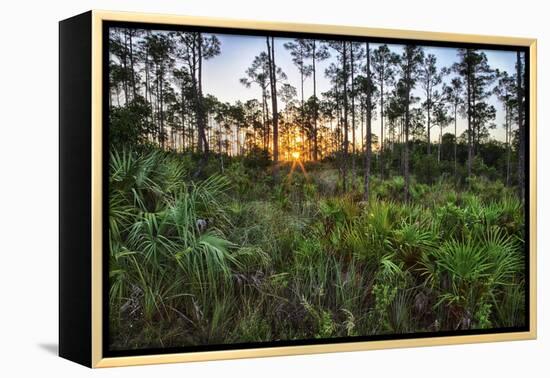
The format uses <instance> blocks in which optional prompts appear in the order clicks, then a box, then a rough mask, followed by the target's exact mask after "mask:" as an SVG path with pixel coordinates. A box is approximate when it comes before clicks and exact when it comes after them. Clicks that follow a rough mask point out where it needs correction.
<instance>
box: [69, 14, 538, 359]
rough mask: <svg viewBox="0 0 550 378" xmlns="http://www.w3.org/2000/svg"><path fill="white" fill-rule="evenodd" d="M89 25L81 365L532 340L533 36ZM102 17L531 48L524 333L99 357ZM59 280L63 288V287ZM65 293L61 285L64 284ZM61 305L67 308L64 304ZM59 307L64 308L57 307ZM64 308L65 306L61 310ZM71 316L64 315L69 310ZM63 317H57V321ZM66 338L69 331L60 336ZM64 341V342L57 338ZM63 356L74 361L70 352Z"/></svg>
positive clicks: (242, 23)
mask: <svg viewBox="0 0 550 378" xmlns="http://www.w3.org/2000/svg"><path fill="white" fill-rule="evenodd" d="M86 17H88V18H89V22H90V25H91V30H90V36H91V42H90V48H91V51H90V56H91V63H90V68H91V72H90V75H91V77H90V83H91V96H90V98H91V103H90V104H89V107H90V115H91V125H90V130H91V135H90V136H89V137H90V140H91V147H90V151H91V168H90V184H91V188H90V193H91V200H90V205H91V208H90V214H91V223H90V226H91V230H90V242H91V245H90V254H89V257H90V260H89V269H90V278H91V283H90V288H91V292H90V295H89V300H90V307H89V308H90V309H91V314H90V318H89V319H86V320H90V321H91V324H90V325H89V326H90V328H89V329H90V330H91V334H90V339H89V341H90V343H91V345H90V356H89V360H87V362H84V364H86V365H88V366H90V367H94V368H99V367H115V366H129V365H143V364H160V363H174V362H190V361H208V360H221V359H238V358H251V357H269V356H284V355H298V354H313V353H328V352H348V351H361V350H371V349H388V348H403V347H423V346H436V345H448V344H467V343H483V342H496V341H513V340H529V339H535V338H536V336H537V324H536V322H537V316H536V315H537V296H536V293H537V291H536V284H537V278H536V273H537V264H536V242H537V228H536V227H537V225H536V222H537V167H536V159H537V149H536V144H537V137H536V125H537V118H536V117H537V71H536V70H537V41H536V39H530V38H513V37H501V36H484V35H469V34H454V33H436V32H424V31H411V30H394V29H378V28H368V27H355V26H335V25H316V24H295V23H278V22H258V21H250V20H248V21H247V20H230V19H217V18H209V17H189V16H175V15H162V14H146V13H127V12H111V11H101V10H93V11H91V12H89V13H88V14H87V16H86ZM105 21H119V22H133V23H144V24H147V23H153V24H164V25H191V26H205V27H217V28H237V29H251V30H261V31H283V32H297V33H316V34H331V35H342V36H355V37H376V38H389V39H391V38H398V39H412V40H422V41H439V42H458V43H474V44H489V45H507V46H522V47H527V48H528V51H529V109H528V115H529V137H528V143H529V162H530V166H529V176H528V177H529V189H530V190H529V209H530V212H529V214H530V219H529V235H528V238H529V277H528V279H529V294H528V295H529V330H528V331H525V332H510V333H494V334H491V333H487V334H476V335H457V336H441V337H437V336H436V337H427V338H407V339H398V340H380V341H361V342H345V343H332V344H314V345H300V346H277V347H262V348H255V349H234V350H218V351H201V352H187V353H170V354H155V355H137V356H123V357H104V356H103V350H102V348H103V332H102V329H103V317H102V314H103V306H104V303H105V302H104V298H103V292H104V291H103V287H102V284H103V279H104V271H103V260H102V259H103V247H102V246H103V237H104V235H102V232H103V231H102V230H103V222H104V221H105V220H104V219H102V217H103V215H102V214H103V210H102V203H103V196H104V193H103V183H102V177H103V172H102V167H103V162H104V153H105V151H103V150H102V145H103V138H104V136H103V133H102V123H103V110H102V107H103V104H104V102H103V88H102V85H103V82H102V80H103V74H104V73H103V59H102V56H103V54H104V50H103V47H104V46H103V38H104V34H103V23H104V22H105ZM60 106H64V104H60ZM63 285H64V284H63V282H62V283H61V286H63ZM61 290H63V287H62V288H61ZM61 307H62V308H63V309H66V307H64V306H63V305H61ZM60 311H61V310H60ZM63 311H65V310H63ZM67 316H68V315H67ZM60 321H61V319H60ZM65 337H69V336H65ZM61 344H62V343H61ZM60 350H61V355H63V354H64V353H63V347H62V346H60ZM65 354H66V355H68V357H67V358H69V359H73V360H78V358H76V357H75V358H71V357H70V353H68V352H67V353H65Z"/></svg>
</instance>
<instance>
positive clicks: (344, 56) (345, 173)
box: [342, 41, 349, 192]
mask: <svg viewBox="0 0 550 378" xmlns="http://www.w3.org/2000/svg"><path fill="white" fill-rule="evenodd" d="M342 45H343V48H342V69H343V71H344V120H343V121H344V143H343V149H344V151H343V164H342V189H343V191H344V192H346V191H347V176H348V166H347V165H348V153H349V138H348V65H347V55H348V54H347V48H346V47H347V42H346V41H343V42H342Z"/></svg>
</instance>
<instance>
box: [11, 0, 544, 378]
mask: <svg viewBox="0 0 550 378" xmlns="http://www.w3.org/2000/svg"><path fill="white" fill-rule="evenodd" d="M544 3H545V2H544V1H541V0H539V1H535V0H533V1H531V0H516V1H504V0H491V1H484V0H473V1H471V0H461V1H444V0H439V1H419V0H383V1H369V0H359V1H352V0H332V1H327V2H322V1H321V0H317V1H312V2H310V3H308V2H306V1H299V0H274V1H270V2H268V1H261V0H251V1H247V0H225V1H224V0H219V1H215V0H200V1H189V0H174V1H170V0H154V1H153V0H124V1H123V0H118V1H115V0H112V1H84V0H72V1H67V2H61V1H58V2H53V1H25V0H11V1H10V0H6V1H4V2H2V6H1V15H2V17H1V21H0V127H1V133H0V177H1V178H0V226H1V227H0V295H1V296H0V375H1V376H3V377H18V376H25V377H27V376H28V377H36V376H56V377H65V376H66V377H80V376H91V375H95V376H100V377H114V376H117V377H118V376H131V377H134V378H136V377H151V376H153V377H176V376H177V377H196V376H199V377H214V376H217V377H221V376H223V377H224V378H225V377H233V376H235V377H237V376H238V377H245V376H255V377H257V376H261V377H291V376H297V375H299V374H304V375H309V376H322V377H334V376H338V377H344V376H369V377H379V376H383V377H394V376H395V377H399V376H401V377H417V376H418V377H424V378H425V377H445V378H450V377H461V378H464V377H471V376H474V377H475V376H484V377H492V376H499V377H523V376H531V377H543V376H546V377H548V376H549V374H550V362H549V359H550V341H549V337H550V330H549V329H548V322H547V321H546V320H547V318H548V313H547V311H546V309H547V301H546V300H545V299H546V298H547V297H548V286H549V284H550V280H549V278H548V277H549V273H550V272H549V269H548V263H549V259H548V255H547V251H548V246H549V241H550V239H549V237H548V231H549V230H550V223H549V217H548V212H550V205H549V199H548V198H549V197H547V196H546V195H547V194H548V192H549V190H550V185H549V181H548V175H547V168H548V166H547V165H546V164H548V163H549V162H550V160H549V159H550V148H548V144H549V143H550V138H549V132H548V128H546V123H547V120H548V115H549V111H548V108H547V106H546V105H547V104H548V103H549V100H550V99H549V93H548V91H550V87H549V85H548V84H549V77H548V67H549V66H550V48H549V46H548V43H549V41H550V18H548V16H549V14H550V12H549V11H548V10H547V9H545V7H544ZM92 8H94V9H108V10H127V11H143V12H157V13H173V14H184V15H185V14H187V15H202V16H215V17H230V18H241V19H243V18H244V19H257V20H270V21H288V22H308V23H324V24H340V25H358V26H370V27H385V28H398V29H416V30H428V31H441V32H458V33H474V34H490V35H505V36H506V35H509V36H522V37H523V36H524V37H535V38H538V40H539V45H538V47H539V59H538V67H539V77H538V85H539V91H538V95H539V100H538V104H539V113H538V117H539V118H538V119H539V121H538V125H539V130H538V141H539V142H538V144H539V156H538V161H539V167H540V169H539V174H538V178H539V198H538V208H539V211H538V215H539V233H538V253H539V259H538V267H539V272H538V273H539V280H538V284H539V285H538V289H539V290H538V303H539V311H538V317H539V328H538V329H539V339H538V340H537V341H525V342H506V343H492V344H478V345H467V346H448V347H431V348H414V349H398V350H383V351H370V352H354V353H336V354H325V355H313V356H293V357H281V358H264V359H248V360H239V361H221V362H207V363H192V364H175V365H162V366H147V367H131V368H117V369H103V370H99V371H91V370H89V369H86V368H83V367H81V366H78V365H76V364H74V363H71V362H69V361H65V360H62V359H61V358H59V357H57V356H56V349H57V303H58V302H57V289H58V288H57V264H58V259H57V247H58V234H57V233H58V227H57V223H58V209H57V206H58V200H57V196H58V184H57V180H58V169H57V164H58V157H57V150H58V140H57V138H58V126H57V120H58V118H57V107H58V101H57V91H58V88H57V85H58V82H57V78H58V71H57V70H58V67H57V64H58V59H57V54H58V40H57V38H58V25H57V22H58V21H59V20H61V19H64V18H67V17H70V16H73V15H75V14H77V13H81V12H83V11H86V10H89V9H92Z"/></svg>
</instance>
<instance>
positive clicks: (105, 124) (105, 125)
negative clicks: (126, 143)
mask: <svg viewBox="0 0 550 378" xmlns="http://www.w3.org/2000/svg"><path fill="white" fill-rule="evenodd" d="M117 27H118V28H134V29H144V30H159V31H161V30H164V31H190V32H193V31H195V32H197V31H200V32H204V33H215V34H228V35H240V36H256V37H265V36H273V37H280V38H310V39H320V40H346V41H354V42H371V43H388V44H397V45H406V44H415V45H420V46H431V47H450V48H471V49H480V50H500V51H512V52H517V51H520V52H523V53H524V57H525V61H524V65H525V74H524V77H523V80H524V87H525V93H524V96H525V113H524V122H525V129H526V130H527V132H526V133H525V158H524V162H525V167H524V171H525V204H524V224H525V238H524V239H525V240H524V264H525V325H524V326H521V327H506V328H490V329H479V330H456V331H438V332H415V333H407V334H383V335H369V336H350V337H334V338H323V339H300V340H273V341H266V342H250V343H234V344H212V345H192V346H184V347H167V348H140V349H128V350H119V349H117V350H111V349H110V348H109V340H110V333H109V327H110V326H109V300H108V298H109V287H110V286H109V255H110V250H109V240H108V235H109V222H107V219H108V217H109V97H108V96H109V29H110V28H117ZM403 32H404V33H406V31H403ZM102 40H103V45H102V46H103V48H102V50H103V51H102V72H103V73H102V76H103V77H102V79H101V80H102V109H103V110H102V113H103V114H102V148H103V153H102V155H103V156H102V190H103V197H102V202H103V203H102V219H103V221H102V228H103V230H102V232H103V241H102V255H103V256H102V257H103V259H102V284H103V285H102V309H103V310H102V315H101V316H102V320H103V329H102V330H101V331H100V332H102V357H104V358H105V357H128V356H140V355H159V354H171V353H192V352H207V351H208V352H210V351H223V350H237V349H256V348H269V347H287V346H304V345H320V344H339V343H350V342H364V341H383V340H408V339H422V338H431V337H445V336H466V335H487V334H501V333H512V332H528V331H529V330H530V327H531V324H530V319H531V317H530V315H531V314H530V312H531V306H530V305H531V304H530V277H531V274H530V212H531V210H530V186H531V183H530V177H531V172H530V160H531V156H530V137H531V133H532V130H531V127H530V126H531V125H530V124H531V115H530V101H531V100H530V84H531V83H530V76H531V72H530V71H531V70H530V54H529V52H530V50H529V47H527V46H514V45H499V44H484V43H463V42H445V41H430V40H422V39H407V38H386V37H369V36H350V35H338V34H323V33H307V32H286V31H271V30H261V29H240V28H228V27H211V26H195V25H172V24H159V23H147V22H129V21H102Z"/></svg>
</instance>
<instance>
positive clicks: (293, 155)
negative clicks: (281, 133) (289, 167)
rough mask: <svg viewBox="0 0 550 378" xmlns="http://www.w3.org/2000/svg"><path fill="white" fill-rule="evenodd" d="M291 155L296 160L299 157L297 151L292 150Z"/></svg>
mask: <svg viewBox="0 0 550 378" xmlns="http://www.w3.org/2000/svg"><path fill="white" fill-rule="evenodd" d="M291 155H292V158H293V159H295V160H298V159H299V158H300V153H299V152H298V151H294V152H293V153H292V154H291Z"/></svg>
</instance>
